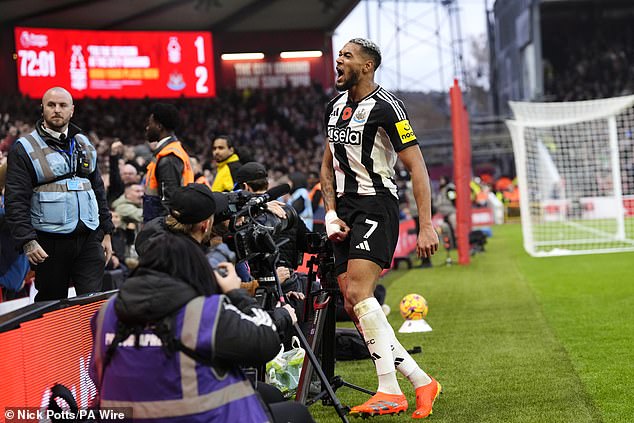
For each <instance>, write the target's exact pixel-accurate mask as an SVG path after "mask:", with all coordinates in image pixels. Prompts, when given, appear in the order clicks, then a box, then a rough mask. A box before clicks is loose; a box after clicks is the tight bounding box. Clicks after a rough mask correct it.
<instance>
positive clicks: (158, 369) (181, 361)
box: [91, 295, 279, 423]
mask: <svg viewBox="0 0 634 423" xmlns="http://www.w3.org/2000/svg"><path fill="white" fill-rule="evenodd" d="M115 299H116V296H115V297H112V298H111V299H110V300H109V301H108V302H107V303H105V304H104V305H103V306H102V307H101V309H100V310H99V311H98V312H97V314H96V315H95V317H94V319H95V320H94V322H93V323H94V346H93V355H92V357H93V360H92V362H91V376H92V377H93V380H94V381H95V384H96V385H97V386H98V387H100V405H101V407H102V408H110V407H131V408H132V410H133V411H132V412H133V418H134V420H135V421H137V420H139V421H148V422H150V421H151V422H170V423H171V422H232V423H233V422H268V421H270V420H271V419H270V418H269V416H268V414H267V412H266V411H265V406H264V405H263V404H262V402H261V401H260V398H259V397H258V396H257V394H256V393H255V391H254V389H253V387H252V385H251V383H250V382H249V381H248V380H247V379H246V378H245V376H244V375H243V373H242V372H241V371H240V369H239V368H238V367H237V366H233V365H230V364H229V365H225V366H220V365H217V366H216V365H215V366H213V367H208V366H205V365H203V364H201V363H199V362H197V361H195V360H194V359H192V358H190V357H189V356H187V355H186V354H185V353H183V352H181V351H175V352H174V353H173V354H171V356H170V355H169V354H168V353H167V352H166V350H165V349H164V348H163V347H162V343H161V339H160V338H159V337H158V336H157V335H156V334H155V333H154V332H152V331H151V330H143V331H142V332H141V334H140V335H139V336H138V339H136V338H137V337H136V336H135V335H131V336H130V337H129V338H128V339H127V340H125V341H123V342H122V343H120V344H119V346H118V347H117V349H116V350H115V353H114V354H113V355H112V358H111V361H110V362H109V364H108V365H107V366H106V368H105V370H104V368H103V362H104V358H105V354H106V350H107V348H108V345H109V344H110V343H111V342H112V339H113V338H114V334H115V332H116V329H117V323H118V318H117V314H116V312H115V308H114V303H115ZM229 313H231V314H235V316H236V319H237V320H236V322H240V324H244V323H246V324H251V325H257V326H258V328H259V329H261V330H263V331H266V327H267V325H268V328H269V329H270V332H271V334H270V335H274V337H275V338H276V339H279V338H278V337H277V334H276V333H275V326H274V325H273V324H272V323H270V318H268V319H269V323H266V322H264V320H266V319H267V317H268V316H267V315H266V313H264V312H262V310H255V313H253V314H254V315H247V314H243V313H242V311H240V310H239V309H238V308H236V307H234V306H232V305H231V304H229V303H228V301H227V300H226V297H224V296H222V295H213V296H210V297H196V298H194V299H193V300H191V301H189V302H188V303H187V304H186V305H185V306H183V307H182V308H181V309H180V310H179V311H178V312H177V313H176V317H175V319H174V326H175V327H174V337H175V338H176V339H179V340H180V341H181V342H182V343H183V344H184V345H185V346H186V347H188V348H189V349H191V350H194V351H195V352H196V353H197V354H199V355H200V356H203V357H208V358H210V359H212V358H213V357H215V356H216V354H214V350H215V349H216V348H217V347H216V334H217V331H218V332H220V331H225V330H227V328H219V327H218V322H219V321H220V320H221V318H220V316H221V315H222V314H229ZM223 321H225V322H226V321H227V317H226V316H225V317H224V318H223ZM233 329H234V330H239V328H237V327H234V328H233ZM238 333H239V332H238ZM135 341H137V342H138V344H139V345H138V347H136V346H135ZM278 345H279V344H278ZM253 353H257V352H255V351H254V352H253Z"/></svg>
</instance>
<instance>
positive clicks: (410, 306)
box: [400, 294, 429, 320]
mask: <svg viewBox="0 0 634 423" xmlns="http://www.w3.org/2000/svg"><path fill="white" fill-rule="evenodd" d="M400 311H401V316H403V319H405V320H420V319H424V318H425V316H427V312H428V311H429V305H428V304H427V300H426V299H425V298H424V297H423V296H422V295H418V294H408V295H406V296H404V297H403V299H402V300H401V304H400Z"/></svg>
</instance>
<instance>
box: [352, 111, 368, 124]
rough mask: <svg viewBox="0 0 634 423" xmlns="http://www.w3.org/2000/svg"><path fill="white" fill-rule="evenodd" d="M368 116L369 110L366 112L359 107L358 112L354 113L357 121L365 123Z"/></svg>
mask: <svg viewBox="0 0 634 423" xmlns="http://www.w3.org/2000/svg"><path fill="white" fill-rule="evenodd" d="M366 117H368V112H366V111H365V110H364V109H359V110H357V113H355V114H354V118H353V119H352V120H354V121H355V122H357V123H363V122H364V121H365V118H366Z"/></svg>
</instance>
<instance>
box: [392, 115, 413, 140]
mask: <svg viewBox="0 0 634 423" xmlns="http://www.w3.org/2000/svg"><path fill="white" fill-rule="evenodd" d="M396 132H398V136H399V137H400V138H401V142H402V143H403V144H405V143H406V142H410V141H415V140H416V135H415V134H414V130H413V129H412V126H411V125H410V124H409V120H407V119H404V120H402V121H400V122H396Z"/></svg>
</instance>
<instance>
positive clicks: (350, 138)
mask: <svg viewBox="0 0 634 423" xmlns="http://www.w3.org/2000/svg"><path fill="white" fill-rule="evenodd" d="M328 138H330V142H332V143H335V144H350V145H359V144H361V132H358V131H352V130H351V129H350V128H337V127H335V126H329V127H328Z"/></svg>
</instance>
